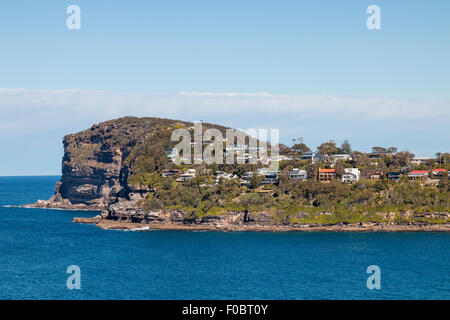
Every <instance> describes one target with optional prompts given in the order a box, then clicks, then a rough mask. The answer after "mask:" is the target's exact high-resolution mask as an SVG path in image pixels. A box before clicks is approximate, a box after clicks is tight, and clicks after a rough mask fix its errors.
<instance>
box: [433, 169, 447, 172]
mask: <svg viewBox="0 0 450 320" xmlns="http://www.w3.org/2000/svg"><path fill="white" fill-rule="evenodd" d="M431 171H435V172H445V171H447V170H445V169H433V170H431Z"/></svg>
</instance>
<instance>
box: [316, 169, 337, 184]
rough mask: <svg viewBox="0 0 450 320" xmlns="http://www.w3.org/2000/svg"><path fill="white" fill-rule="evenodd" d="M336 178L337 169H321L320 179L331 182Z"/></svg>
mask: <svg viewBox="0 0 450 320" xmlns="http://www.w3.org/2000/svg"><path fill="white" fill-rule="evenodd" d="M335 178H336V169H319V181H320V182H323V183H329V182H330V181H333V180H334V179H335Z"/></svg>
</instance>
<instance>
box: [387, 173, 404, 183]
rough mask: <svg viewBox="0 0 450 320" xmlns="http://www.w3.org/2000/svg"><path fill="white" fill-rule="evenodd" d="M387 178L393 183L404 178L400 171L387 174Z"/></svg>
mask: <svg viewBox="0 0 450 320" xmlns="http://www.w3.org/2000/svg"><path fill="white" fill-rule="evenodd" d="M386 177H387V179H388V180H391V181H399V180H400V178H401V177H402V173H401V172H399V171H391V172H388V173H387V175H386Z"/></svg>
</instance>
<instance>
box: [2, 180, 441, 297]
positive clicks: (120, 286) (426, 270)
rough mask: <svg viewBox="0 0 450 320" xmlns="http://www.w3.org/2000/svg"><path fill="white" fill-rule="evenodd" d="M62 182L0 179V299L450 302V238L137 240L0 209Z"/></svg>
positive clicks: (194, 236) (197, 235) (56, 216)
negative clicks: (74, 283) (76, 272)
mask: <svg viewBox="0 0 450 320" xmlns="http://www.w3.org/2000/svg"><path fill="white" fill-rule="evenodd" d="M58 180H59V177H57V176H48V177H0V299H450V234H448V233H325V232H304V233H300V232H286V233H268V232H261V233H256V232H248V233H245V232H188V231H134V232H133V231H120V230H102V229H99V228H97V227H95V226H93V225H83V224H74V223H72V219H73V217H76V216H83V217H88V216H94V215H96V214H97V212H88V211H66V210H47V209H25V208H17V207H5V206H11V205H20V204H27V203H32V202H35V201H36V200H38V199H48V198H50V196H51V195H52V194H53V189H54V185H55V183H56V182H57V181H58ZM72 265H76V266H78V267H79V269H80V284H81V288H80V289H72V290H71V289H68V287H67V284H66V282H67V279H68V277H70V276H71V274H68V273H66V271H67V267H69V266H72ZM371 265H376V266H378V267H379V270H380V277H379V283H380V289H372V290H370V289H368V287H367V278H368V277H369V276H371V274H368V273H367V268H368V266H371Z"/></svg>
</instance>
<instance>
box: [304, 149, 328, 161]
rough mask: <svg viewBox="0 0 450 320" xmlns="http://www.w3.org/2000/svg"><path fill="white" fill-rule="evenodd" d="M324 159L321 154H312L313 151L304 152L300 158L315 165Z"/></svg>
mask: <svg viewBox="0 0 450 320" xmlns="http://www.w3.org/2000/svg"><path fill="white" fill-rule="evenodd" d="M322 159H323V156H322V155H321V154H320V153H317V152H311V151H308V152H303V153H302V155H301V157H300V160H308V161H311V162H313V163H315V162H318V161H321V160H322Z"/></svg>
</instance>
